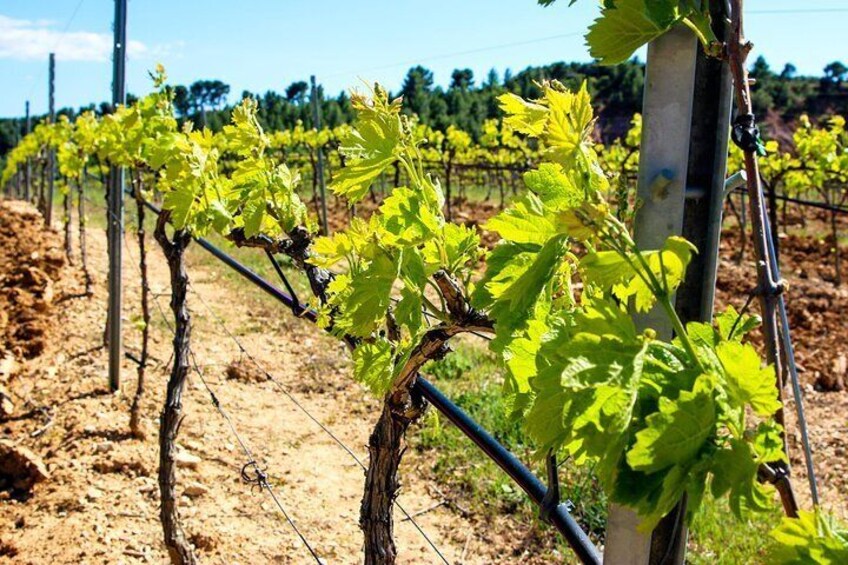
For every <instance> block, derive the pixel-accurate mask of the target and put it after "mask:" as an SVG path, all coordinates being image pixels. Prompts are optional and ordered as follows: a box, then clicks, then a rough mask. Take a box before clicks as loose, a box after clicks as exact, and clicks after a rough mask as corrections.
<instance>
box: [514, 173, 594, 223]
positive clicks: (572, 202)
mask: <svg viewBox="0 0 848 565" xmlns="http://www.w3.org/2000/svg"><path fill="white" fill-rule="evenodd" d="M524 184H525V185H526V186H527V188H529V189H530V190H532V191H533V192H534V193H535V194H536V196H538V197H539V199H540V200H541V201H542V204H544V205H545V206H547V207H549V208H551V209H553V210H556V211H560V210H567V209H570V208H576V207H577V206H579V205H580V204H581V203H582V202H583V201H584V200H585V199H586V195H585V194H584V192H583V190H581V189H580V188H578V187H577V185H576V183H575V182H574V180H573V179H572V177H570V176H569V175H567V174H565V172H564V171H563V169H562V166H560V165H558V164H556V163H542V164H541V165H539V168H538V169H536V170H533V171H528V172H526V173H524Z"/></svg>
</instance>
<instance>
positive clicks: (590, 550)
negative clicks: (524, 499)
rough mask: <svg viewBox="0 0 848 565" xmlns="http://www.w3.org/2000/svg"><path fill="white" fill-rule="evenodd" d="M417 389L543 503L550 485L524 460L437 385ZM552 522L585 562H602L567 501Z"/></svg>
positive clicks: (427, 383) (532, 497) (419, 385)
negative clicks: (502, 443) (543, 481)
mask: <svg viewBox="0 0 848 565" xmlns="http://www.w3.org/2000/svg"><path fill="white" fill-rule="evenodd" d="M414 388H416V389H417V390H418V391H419V392H420V393H421V395H422V396H423V397H424V398H426V399H427V401H428V402H429V403H430V404H432V405H433V407H434V408H436V409H437V410H438V411H439V412H441V413H442V414H444V415H445V417H447V419H448V420H450V421H451V422H452V423H453V424H454V425H455V426H456V427H457V428H459V430H460V431H461V432H462V433H464V434H465V435H466V436H468V438H469V439H470V440H471V441H473V442H474V443H475V445H477V447H479V448H480V450H481V451H483V453H485V454H486V455H487V456H488V457H489V459H491V460H492V461H494V462H495V463H497V464H498V466H499V467H500V468H501V469H503V470H504V472H506V474H507V475H509V477H510V478H511V479H512V480H513V481H515V483H516V484H517V485H518V486H520V487H521V489H522V490H523V491H524V492H525V493H527V496H529V497H530V500H532V501H533V503H534V504H536V505H537V506H541V504H542V499H543V498H544V497H545V494H547V492H548V488H547V487H546V486H545V485H544V484H543V483H542V481H540V480H539V478H538V477H536V475H534V474H533V473H532V472H531V471H530V469H528V468H527V467H526V466H525V465H524V463H522V462H521V461H520V460H519V459H518V458H517V457H516V456H515V455H513V454H512V453H510V452H509V451H508V450H507V449H506V448H505V447H504V446H503V445H501V444H500V443H498V441H497V440H496V439H495V438H493V437H492V436H491V435H490V434H489V433H488V432H487V431H486V430H484V429H483V428H482V427H480V424H478V423H477V422H475V421H474V420H472V419H471V417H470V416H469V415H468V414H466V413H465V412H463V410H462V409H461V408H460V407H458V406H457V405H456V404H454V403H453V402H451V401H450V399H448V397H446V396H445V395H444V394H442V391H440V390H439V389H438V388H436V386H435V385H434V384H433V383H431V382H430V381H428V380H427V379H425V378H424V377H420V376H419V377H418V379H417V380H416V381H415V385H414ZM550 522H551V524H553V526H554V527H556V529H557V530H559V532H560V533H561V534H562V535H563V537H565V539H566V541H567V542H568V545H570V546H571V548H572V549H573V550H574V552H575V553H576V554H577V557H579V558H580V561H582V562H583V563H598V564H600V563H601V555H600V553H598V550H597V548H596V547H595V546H594V544H592V542H591V540H589V537H588V536H587V535H586V532H584V531H583V530H582V529H581V528H580V525H579V524H578V523H577V522H576V521H575V520H574V518H573V517H572V516H571V514H570V513H569V512H568V508H567V507H566V505H565V504H562V503H560V504H558V505H557V506H556V508H554V509H553V511H552V512H551V514H550Z"/></svg>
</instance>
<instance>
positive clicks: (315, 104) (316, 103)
mask: <svg viewBox="0 0 848 565" xmlns="http://www.w3.org/2000/svg"><path fill="white" fill-rule="evenodd" d="M309 81H310V82H311V83H312V95H311V97H310V98H311V102H312V121H313V124H312V125H313V126H314V127H315V131H316V132H320V131H321V106H320V105H321V101H320V100H319V99H318V87H317V86H315V75H312V76H311V77H309ZM316 152H317V153H318V155H317V160H318V166H317V170H316V171H315V174H316V175H318V190H320V191H321V227H322V228H323V229H324V235H330V226H329V223H328V221H327V187H326V185H325V184H324V150H323V148H322V147H318V148H317V149H316Z"/></svg>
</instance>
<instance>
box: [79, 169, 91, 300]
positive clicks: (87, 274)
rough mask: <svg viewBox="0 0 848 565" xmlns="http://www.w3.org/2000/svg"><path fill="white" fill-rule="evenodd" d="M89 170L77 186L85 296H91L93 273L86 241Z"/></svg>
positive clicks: (84, 172)
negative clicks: (86, 196)
mask: <svg viewBox="0 0 848 565" xmlns="http://www.w3.org/2000/svg"><path fill="white" fill-rule="evenodd" d="M86 174H87V169H86V168H83V172H82V179H80V181H79V184H77V226H78V230H79V247H80V262H81V263H82V274H83V277H84V279H85V294H86V296H91V294H92V290H91V285H92V279H91V271H89V270H88V250H87V248H86V241H85V179H86Z"/></svg>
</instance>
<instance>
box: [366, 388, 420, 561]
mask: <svg viewBox="0 0 848 565" xmlns="http://www.w3.org/2000/svg"><path fill="white" fill-rule="evenodd" d="M406 397H407V399H408V400H407V401H406V402H403V403H394V402H392V401H391V400H390V399H391V396H389V397H387V400H386V401H385V402H384V403H383V411H382V413H381V414H380V419H379V420H377V425H376V426H375V427H374V431H372V432H371V437H370V438H369V440H368V453H369V454H370V457H371V458H370V461H369V463H368V471H367V472H366V474H365V493H364V495H363V498H362V507H361V509H360V515H359V526H360V527H361V528H362V532H363V533H364V535H365V565H390V564H393V563H395V561H396V559H397V548H396V547H395V542H394V519H393V516H392V506H393V504H394V501H395V498H397V492H398V489H399V488H400V481H399V480H398V468H399V467H400V462H401V459H402V458H403V453H404V451H405V450H406V438H405V436H406V430H407V429H408V428H409V426H410V425H411V424H412V423H413V422H415V421H416V420H417V419H418V418H420V417H421V415H422V414H423V413H424V409H425V407H426V404H425V402H424V400H423V399H422V398H421V397H420V396H415V395H406Z"/></svg>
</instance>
